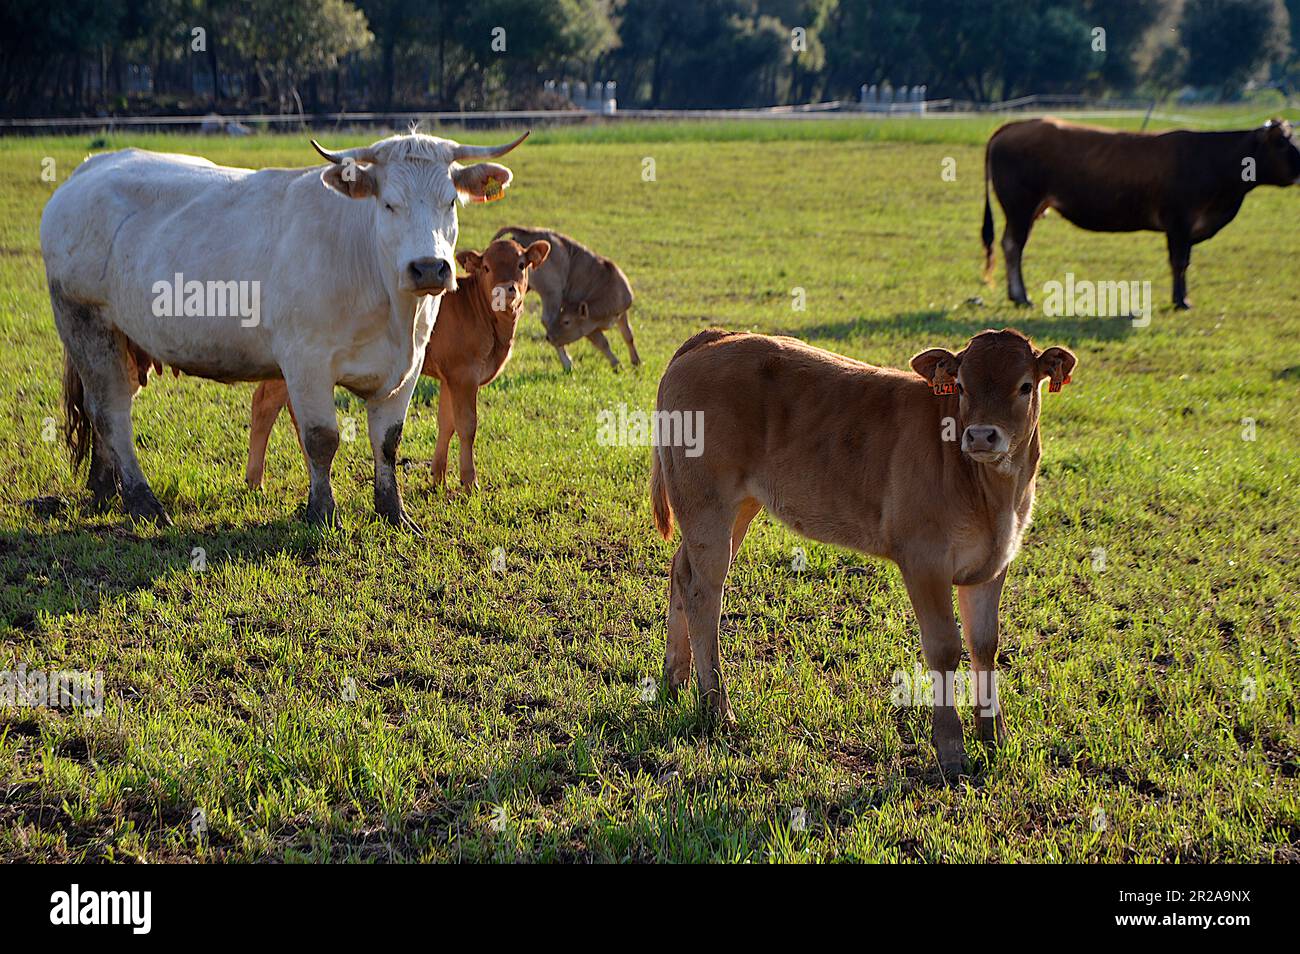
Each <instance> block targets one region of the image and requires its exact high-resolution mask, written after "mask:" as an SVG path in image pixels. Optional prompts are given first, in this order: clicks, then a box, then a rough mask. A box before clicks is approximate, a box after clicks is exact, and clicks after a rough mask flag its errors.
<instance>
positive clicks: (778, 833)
mask: <svg viewBox="0 0 1300 954" xmlns="http://www.w3.org/2000/svg"><path fill="white" fill-rule="evenodd" d="M694 703H695V699H694V698H693V696H690V694H686V695H684V696H683V698H682V699H681V701H680V702H666V701H663V702H658V703H651V704H649V705H647V706H646V707H645V708H643V709H640V710H636V711H634V712H633V713H631V714H629V712H628V711H627V710H626V709H625V708H621V707H617V706H612V707H602V706H597V707H595V708H594V709H593V710H592V711H590V712H588V713H587V714H586V715H585V717H584V718H582V720H581V722H580V724H578V725H576V726H574V725H570V726H569V727H568V728H567V729H561V728H560V726H559V724H557V725H554V726H551V727H550V729H549V731H548V729H547V728H546V727H544V726H534V727H533V730H534V731H537V732H538V733H539V734H542V735H547V736H548V740H549V743H550V744H549V745H547V746H545V747H542V748H540V749H533V750H532V751H513V752H511V753H510V754H509V756H508V757H506V758H503V759H501V760H500V761H499V762H498V763H497V764H495V765H493V766H492V767H490V768H487V769H486V770H481V771H476V772H471V773H469V774H466V775H459V774H456V775H454V777H446V778H444V779H443V780H442V782H443V785H442V797H441V799H440V800H439V802H438V804H437V805H436V806H435V807H434V810H432V811H424V812H418V813H409V814H406V815H403V816H401V817H399V818H397V819H394V820H393V822H392V823H391V825H390V827H389V828H388V829H387V830H386V831H385V832H383V835H382V839H381V840H382V841H383V844H382V846H381V845H371V846H367V845H365V844H364V843H360V844H359V843H358V841H357V839H356V833H355V832H339V833H338V837H336V838H331V839H330V840H331V841H332V842H334V848H333V853H334V856H335V857H336V858H337V857H347V856H351V857H366V856H367V855H368V854H370V855H373V856H375V857H381V856H382V855H383V854H384V853H386V852H388V853H391V852H393V851H394V849H395V850H396V854H397V855H398V856H405V857H412V856H418V855H419V853H420V851H419V846H424V845H429V844H436V843H441V844H447V843H449V842H451V841H453V840H454V842H455V843H456V845H457V848H458V851H459V852H460V855H461V857H463V858H465V859H467V860H476V861H520V860H522V861H538V860H545V861H568V862H590V861H610V860H618V861H642V862H651V861H673V862H707V861H719V860H740V859H745V860H763V859H766V858H768V857H770V856H773V855H778V856H795V855H797V854H798V852H799V851H800V850H801V849H802V848H804V847H812V848H813V851H814V853H816V851H817V848H816V847H815V845H816V844H817V843H819V842H824V843H827V844H834V843H835V841H836V840H837V838H838V837H839V836H840V835H842V834H843V833H844V832H847V831H850V830H852V829H854V828H855V827H857V826H858V825H859V824H860V823H861V820H862V819H863V818H864V817H870V816H871V815H872V814H873V813H875V812H877V811H879V810H880V809H882V808H885V807H887V806H889V805H891V804H897V803H899V802H902V801H905V800H907V799H909V798H911V797H913V796H914V794H915V793H916V792H917V791H918V790H922V789H927V788H934V787H941V786H943V784H944V782H943V779H942V777H941V776H940V775H939V773H938V769H937V767H931V766H930V763H931V762H933V759H932V758H929V757H927V755H926V754H925V753H923V752H916V751H909V752H908V754H904V755H902V756H898V755H893V756H891V755H888V754H885V753H876V752H868V751H866V750H864V749H862V748H861V747H856V746H853V745H851V744H850V745H849V746H848V750H842V748H841V743H833V744H831V745H829V747H828V748H827V749H826V750H825V751H823V752H821V753H818V754H816V755H813V756H811V757H813V758H817V759H819V760H823V761H825V762H827V763H834V764H835V765H836V766H838V767H839V771H837V772H836V773H835V774H836V775H838V776H840V778H842V776H843V774H844V773H845V772H847V773H848V774H849V775H851V776H853V777H854V779H855V781H854V782H853V783H850V784H847V785H845V784H842V783H841V781H840V779H838V778H830V777H829V776H826V775H823V777H822V778H820V779H819V780H818V781H817V782H815V783H813V784H812V786H811V787H810V788H808V789H806V790H804V791H802V792H796V791H792V792H791V793H790V794H789V795H785V796H782V797H781V798H779V799H772V798H768V797H764V794H765V793H768V792H770V791H771V790H772V789H773V788H774V787H776V786H778V785H780V783H781V779H780V778H779V777H778V776H777V775H776V774H773V770H772V769H771V768H770V767H769V766H768V764H767V761H768V760H766V759H764V758H762V757H761V747H760V746H759V745H758V743H757V742H756V740H755V739H754V738H753V736H752V735H751V734H750V733H749V732H748V731H747V730H746V728H745V720H744V718H743V717H742V720H741V725H740V727H739V728H737V729H734V730H732V731H730V732H725V733H723V732H719V731H718V730H716V729H711V728H708V727H706V726H705V724H704V723H703V722H701V721H700V720H699V719H698V717H697V715H696V713H695V705H694ZM638 712H639V713H640V715H638V714H637V713H638ZM683 742H685V743H688V746H689V748H690V749H691V750H692V751H691V752H687V753H684V752H682V751H681V749H680V743H683ZM701 746H703V747H707V748H710V749H713V750H715V751H716V754H718V755H726V756H727V762H728V766H729V767H728V768H726V769H725V770H724V769H709V770H708V771H705V772H703V773H702V772H701V771H700V768H699V766H698V765H694V764H692V763H693V762H694V760H695V757H696V756H697V755H698V751H699V747H701ZM913 748H914V747H911V746H904V750H905V751H907V750H912V749H913ZM825 768H826V769H827V770H829V765H828V766H826V767H825ZM611 800H612V801H613V803H614V805H615V806H616V807H615V809H614V810H613V811H609V812H606V811H604V810H603V809H601V810H597V811H595V812H594V813H593V811H592V810H591V806H592V804H593V803H595V802H597V801H611ZM575 814H576V815H577V816H578V817H576V818H575V817H574V815H575ZM593 815H594V818H593V817H592V816H593ZM539 816H540V817H545V818H546V819H547V823H546V825H545V826H544V832H545V833H544V834H541V833H539V831H541V830H540V829H538V828H537V827H536V826H535V825H534V822H535V820H536V819H537V818H538V817H539ZM368 827H369V828H372V827H373V826H366V825H364V823H363V824H362V826H361V828H362V831H363V832H364V831H365V830H366V829H367V828H368ZM882 851H883V853H884V856H885V857H891V858H895V859H897V860H907V859H912V860H940V859H939V858H937V857H936V858H927V856H926V853H925V850H924V848H923V846H922V845H920V844H919V843H918V842H917V841H915V840H914V839H908V838H901V839H900V840H899V841H898V842H897V843H895V844H893V845H887V846H882Z"/></svg>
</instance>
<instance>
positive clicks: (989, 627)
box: [957, 569, 1007, 745]
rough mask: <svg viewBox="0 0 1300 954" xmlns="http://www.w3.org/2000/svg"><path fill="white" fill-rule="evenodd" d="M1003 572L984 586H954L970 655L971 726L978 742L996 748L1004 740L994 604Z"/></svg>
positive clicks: (995, 609)
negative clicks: (972, 704)
mask: <svg viewBox="0 0 1300 954" xmlns="http://www.w3.org/2000/svg"><path fill="white" fill-rule="evenodd" d="M1006 577H1007V571H1006V570H1005V569H1004V570H1003V571H1002V572H1001V573H999V574H998V575H997V576H996V577H994V578H993V579H991V580H989V581H988V582H987V583H981V584H979V585H978V586H959V587H957V605H958V606H959V607H960V609H961V622H962V631H963V635H964V636H965V637H966V648H967V650H968V651H969V652H970V666H971V675H972V677H973V679H974V682H975V686H974V693H973V696H974V702H975V725H976V726H977V727H978V729H979V737H980V741H981V742H985V743H989V744H993V745H996V744H998V743H1000V742H1001V741H1002V740H1003V739H1004V738H1005V737H1006V727H1005V724H1004V723H1003V721H1002V709H1001V704H1000V702H999V700H998V686H997V681H996V680H997V668H998V603H999V601H1000V600H1001V598H1002V583H1003V581H1004V580H1005V579H1006Z"/></svg>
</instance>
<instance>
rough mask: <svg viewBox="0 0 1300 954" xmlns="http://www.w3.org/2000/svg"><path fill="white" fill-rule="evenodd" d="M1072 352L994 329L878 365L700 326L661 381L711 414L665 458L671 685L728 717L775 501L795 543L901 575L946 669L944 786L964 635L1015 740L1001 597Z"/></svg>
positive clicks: (937, 727) (978, 679)
mask: <svg viewBox="0 0 1300 954" xmlns="http://www.w3.org/2000/svg"><path fill="white" fill-rule="evenodd" d="M1074 365H1075V357H1074V355H1073V354H1071V353H1070V352H1069V351H1066V350H1065V349H1064V348H1048V349H1047V350H1046V351H1041V352H1040V351H1038V350H1036V349H1035V348H1034V347H1033V346H1032V345H1031V344H1030V342H1029V340H1028V339H1027V338H1025V337H1024V336H1023V335H1021V334H1020V333H1018V332H1015V331H986V332H984V333H982V334H979V335H976V336H975V337H974V338H972V339H971V341H970V343H969V344H968V345H967V346H966V348H965V349H964V350H963V351H961V352H960V353H958V354H952V353H951V352H949V351H945V350H943V349H941V348H934V349H931V350H929V351H925V352H922V353H921V354H918V355H917V356H916V357H914V358H913V359H912V368H913V371H911V372H908V371H898V370H894V369H892V368H877V367H872V366H871V365H867V364H863V363H862V362H859V361H853V360H851V359H849V358H845V357H841V356H840V355H837V354H832V353H831V352H828V351H822V350H821V349H819V348H814V347H812V346H810V345H807V344H804V343H803V342H801V341H796V340H795V339H793V338H771V337H767V336H765V335H755V334H743V333H734V332H726V331H717V330H712V331H703V332H701V333H699V334H697V335H695V336H694V337H693V338H691V339H690V340H689V341H687V342H686V343H685V344H684V345H682V347H681V348H680V349H678V351H677V353H676V355H674V356H673V359H672V361H670V362H669V365H668V369H667V370H666V371H665V372H664V376H663V379H662V380H661V381H660V382H659V399H658V403H657V409H658V411H659V412H661V414H662V413H663V412H668V413H670V414H671V413H672V412H680V413H683V414H685V413H691V412H695V413H699V414H701V415H702V420H703V432H702V434H700V431H699V427H698V426H697V428H696V433H697V434H699V435H700V436H701V437H702V444H697V445H695V446H694V447H693V448H688V447H682V446H664V445H663V443H661V444H660V446H658V447H657V448H656V449H655V455H654V461H653V465H652V476H651V488H650V494H651V500H652V503H653V508H654V517H655V524H656V525H657V526H658V528H659V531H660V533H662V534H663V536H664V538H665V539H667V538H668V537H669V536H670V535H671V534H672V515H673V514H674V513H675V514H676V515H677V521H678V523H679V524H680V525H681V531H682V542H681V545H680V546H679V547H678V549H677V553H676V555H675V556H674V557H673V562H672V572H671V581H670V584H669V597H668V644H667V651H666V653H665V659H664V678H665V681H666V683H667V686H668V689H669V691H670V693H675V692H676V690H677V689H678V688H679V687H680V686H681V685H682V683H684V682H685V681H686V679H687V677H688V676H689V674H690V669H691V661H692V656H694V662H695V674H696V681H697V683H698V686H699V690H700V700H701V704H702V705H703V706H704V707H705V710H706V712H707V713H708V714H709V715H710V716H711V717H713V718H718V719H722V720H724V721H728V722H730V721H732V718H733V717H732V714H731V706H730V704H729V702H728V699H727V689H726V686H725V684H724V682H723V679H722V668H721V662H720V659H719V647H718V625H719V619H720V615H721V611H722V587H723V583H724V582H725V581H726V578H727V573H728V571H729V570H730V568H731V564H732V562H733V561H734V559H735V557H736V552H737V551H738V550H739V549H740V545H741V542H742V541H743V540H744V538H745V531H746V530H747V529H748V527H749V523H750V521H751V520H753V518H754V517H755V515H757V514H758V512H759V511H760V510H762V509H763V508H764V507H766V508H767V509H768V510H770V511H771V512H772V515H773V516H775V517H776V518H777V519H778V520H780V521H781V522H782V523H785V524H787V525H788V526H789V527H791V528H792V529H793V530H795V531H796V532H797V533H800V534H803V535H804V536H807V537H811V538H813V539H816V540H822V541H825V542H828V543H834V544H838V545H840V546H845V547H850V548H852V549H855V550H860V551H862V552H864V553H869V554H873V555H875V556H881V557H885V558H887V559H889V560H892V561H894V562H895V563H896V564H898V567H899V569H900V570H901V571H902V575H903V581H904V583H905V585H906V587H907V592H908V596H909V597H910V598H911V602H912V607H913V609H914V611H915V612H916V616H917V620H918V622H919V623H920V627H921V645H922V648H923V650H924V653H925V658H926V661H927V662H928V664H929V669H930V671H931V673H932V674H937V675H938V676H939V677H942V682H940V681H939V680H938V678H937V677H936V676H932V678H933V679H935V699H934V738H935V747H936V749H937V750H938V754H939V764H940V767H941V769H942V771H943V772H944V774H945V775H951V774H952V773H956V772H959V771H961V770H963V768H964V766H965V749H964V747H963V744H962V729H961V719H960V717H959V716H958V714H957V710H956V708H955V702H956V700H955V699H953V698H952V697H951V693H950V692H948V691H945V692H942V693H940V692H939V689H940V688H944V689H945V690H946V689H947V688H948V687H951V686H953V685H954V683H955V673H956V670H957V666H958V662H959V661H960V659H961V651H962V633H960V632H959V631H958V627H957V622H956V620H955V618H954V616H953V607H952V589H953V587H954V586H955V587H956V588H957V600H958V603H959V604H960V607H961V616H962V621H963V623H964V635H965V639H966V645H967V646H968V648H969V649H970V658H971V667H972V669H973V676H974V679H973V682H974V683H975V686H974V690H975V692H974V696H975V698H974V702H975V706H976V713H977V723H978V727H979V733H980V737H981V739H983V740H984V741H987V742H997V741H998V740H1000V738H1001V737H1002V735H1003V731H1004V730H1003V723H1002V715H1001V712H1000V711H999V709H998V703H997V692H996V682H995V681H994V671H995V669H996V665H997V649H998V602H999V599H1000V597H1001V593H1002V582H1003V580H1004V579H1005V578H1006V573H1007V567H1008V565H1009V564H1010V563H1011V560H1012V559H1013V558H1014V557H1015V555H1016V551H1017V550H1018V549H1019V547H1020V540H1021V537H1022V536H1023V535H1024V532H1025V529H1026V527H1027V526H1028V525H1029V518H1030V511H1031V509H1032V508H1033V504H1034V480H1035V477H1036V475H1037V473H1038V460H1039V454H1040V444H1039V433H1038V418H1039V409H1040V404H1039V401H1040V387H1039V385H1040V384H1041V382H1042V381H1043V380H1044V379H1049V380H1050V381H1051V390H1053V391H1057V390H1059V389H1060V388H1061V386H1062V385H1063V384H1065V383H1066V382H1068V381H1069V379H1070V372H1071V371H1072V370H1073V368H1074Z"/></svg>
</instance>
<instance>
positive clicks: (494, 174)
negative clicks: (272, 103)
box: [451, 162, 514, 202]
mask: <svg viewBox="0 0 1300 954" xmlns="http://www.w3.org/2000/svg"><path fill="white" fill-rule="evenodd" d="M512 178H514V176H513V174H512V173H511V172H510V170H509V169H507V168H506V167H505V166H499V165H497V164H496V163H495V162H480V163H478V164H476V165H473V166H456V167H454V168H453V169H452V172H451V181H452V183H453V184H454V185H455V186H456V191H457V192H459V193H460V194H461V195H463V196H465V197H466V198H468V199H469V200H470V201H471V202H492V201H493V200H495V199H499V198H501V197H502V196H503V195H504V194H505V190H506V189H507V188H509V186H510V180H511V179H512Z"/></svg>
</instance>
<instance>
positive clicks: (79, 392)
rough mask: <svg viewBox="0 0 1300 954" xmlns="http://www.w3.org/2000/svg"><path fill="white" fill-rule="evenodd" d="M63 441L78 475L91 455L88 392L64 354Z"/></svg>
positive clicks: (65, 352) (69, 359) (65, 353)
mask: <svg viewBox="0 0 1300 954" xmlns="http://www.w3.org/2000/svg"><path fill="white" fill-rule="evenodd" d="M63 439H64V441H66V442H67V445H68V455H69V456H70V457H71V458H72V471H73V473H76V472H77V471H78V470H80V469H81V465H82V464H84V463H85V462H86V457H87V456H88V455H89V454H90V415H88V414H87V413H86V391H85V388H84V387H82V384H81V375H80V374H78V373H77V369H76V368H75V367H73V364H72V358H71V357H70V356H69V355H68V352H67V351H64V352H63Z"/></svg>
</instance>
